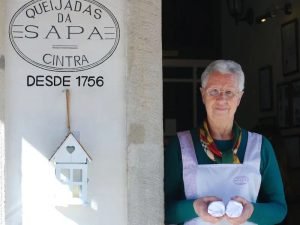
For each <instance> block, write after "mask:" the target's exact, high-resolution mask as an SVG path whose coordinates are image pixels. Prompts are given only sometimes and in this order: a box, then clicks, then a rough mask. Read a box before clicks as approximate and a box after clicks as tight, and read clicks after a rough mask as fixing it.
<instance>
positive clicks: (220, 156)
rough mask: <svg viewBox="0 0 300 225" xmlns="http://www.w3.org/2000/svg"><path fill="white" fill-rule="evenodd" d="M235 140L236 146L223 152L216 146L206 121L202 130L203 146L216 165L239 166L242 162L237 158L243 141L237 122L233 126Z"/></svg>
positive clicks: (201, 139)
mask: <svg viewBox="0 0 300 225" xmlns="http://www.w3.org/2000/svg"><path fill="white" fill-rule="evenodd" d="M233 138H234V140H233V141H234V142H233V143H234V145H233V148H232V149H228V150H227V151H223V152H221V151H220V150H219V149H218V148H217V146H216V144H215V143H214V139H213V138H212V136H211V135H210V133H209V129H208V125H207V121H206V120H204V122H203V126H202V127H201V128H200V141H201V145H202V147H203V149H204V151H205V153H206V154H207V156H208V157H209V158H210V159H211V160H212V161H214V162H215V163H233V164H239V163H240V160H239V158H238V156H237V151H238V149H239V146H240V143H241V139H242V130H241V128H240V127H239V126H238V124H237V123H236V122H234V125H233Z"/></svg>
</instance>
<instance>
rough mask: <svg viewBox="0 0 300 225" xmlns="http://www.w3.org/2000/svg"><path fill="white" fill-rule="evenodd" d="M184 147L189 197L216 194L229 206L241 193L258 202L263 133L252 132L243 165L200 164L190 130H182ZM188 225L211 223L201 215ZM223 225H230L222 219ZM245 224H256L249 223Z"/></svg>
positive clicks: (183, 157)
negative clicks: (228, 203) (230, 201)
mask: <svg viewBox="0 0 300 225" xmlns="http://www.w3.org/2000/svg"><path fill="white" fill-rule="evenodd" d="M178 138H179V142H180V146H181V154H182V165H183V182H184V190H185V196H186V198H187V199H197V198H200V197H205V196H216V197H219V198H221V199H222V200H223V202H224V203H225V205H226V204H227V202H228V201H229V200H230V199H231V198H232V197H234V196H237V195H238V196H241V197H243V198H245V199H247V200H248V201H250V202H256V199H257V195H258V192H259V188H260V184H261V174H260V150H261V143H262V136H261V135H259V134H256V133H251V132H248V142H247V147H246V152H245V156H244V161H243V163H242V164H205V165H198V161H197V158H196V153H195V150H194V145H193V141H192V136H191V134H190V132H189V131H184V132H179V133H178ZM184 224H185V225H200V224H201V225H202V224H204V225H208V224H210V223H207V222H205V221H203V220H202V219H201V218H199V217H197V218H195V219H193V220H190V221H188V222H185V223H184ZM219 224H224V225H225V224H228V225H229V223H228V222H227V221H225V220H222V221H221V222H220V223H218V225H219ZM244 224H247V225H248V224H254V223H251V222H246V223H244Z"/></svg>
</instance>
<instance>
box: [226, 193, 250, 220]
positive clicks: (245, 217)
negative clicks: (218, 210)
mask: <svg viewBox="0 0 300 225" xmlns="http://www.w3.org/2000/svg"><path fill="white" fill-rule="evenodd" d="M232 200H234V201H237V202H240V203H241V204H242V205H243V211H242V214H241V215H240V216H239V217H236V218H231V217H228V216H227V215H225V218H226V220H227V221H228V222H229V223H230V224H232V225H239V224H242V223H245V222H246V221H247V220H248V219H249V218H250V216H251V215H252V213H253V210H254V207H253V205H252V203H251V202H248V201H247V200H246V199H244V198H242V197H240V196H236V197H234V198H232Z"/></svg>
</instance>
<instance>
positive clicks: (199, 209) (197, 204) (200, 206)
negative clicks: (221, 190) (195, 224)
mask: <svg viewBox="0 0 300 225" xmlns="http://www.w3.org/2000/svg"><path fill="white" fill-rule="evenodd" d="M214 201H222V199H220V198H217V197H215V196H207V197H202V198H198V199H196V200H195V201H194V203H193V206H194V210H195V212H196V213H197V215H198V216H199V217H200V218H201V219H202V220H204V221H206V222H209V223H217V222H219V221H220V220H222V218H223V216H222V217H213V216H212V215H210V214H209V213H208V205H209V204H210V203H211V202H214Z"/></svg>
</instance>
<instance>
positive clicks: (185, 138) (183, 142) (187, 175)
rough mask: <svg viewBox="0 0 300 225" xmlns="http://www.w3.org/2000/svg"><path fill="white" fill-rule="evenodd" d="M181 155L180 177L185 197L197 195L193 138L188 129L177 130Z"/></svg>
mask: <svg viewBox="0 0 300 225" xmlns="http://www.w3.org/2000/svg"><path fill="white" fill-rule="evenodd" d="M177 136H178V138H179V142H180V147H181V156H182V167H183V170H182V177H183V183H184V192H185V196H186V198H187V199H195V198H196V197H197V182H196V180H195V177H197V169H198V161H197V157H196V153H195V149H194V144H193V139H192V135H191V133H190V131H183V132H178V133H177Z"/></svg>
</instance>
